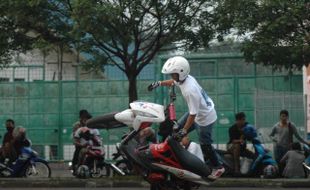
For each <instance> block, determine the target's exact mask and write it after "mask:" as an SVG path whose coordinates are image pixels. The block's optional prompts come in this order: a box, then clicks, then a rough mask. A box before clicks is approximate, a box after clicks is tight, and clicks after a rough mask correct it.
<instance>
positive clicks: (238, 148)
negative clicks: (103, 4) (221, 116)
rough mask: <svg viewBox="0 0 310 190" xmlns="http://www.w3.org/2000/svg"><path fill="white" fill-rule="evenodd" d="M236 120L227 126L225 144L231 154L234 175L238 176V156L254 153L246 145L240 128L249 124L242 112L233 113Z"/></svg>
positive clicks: (252, 154)
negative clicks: (227, 138) (226, 141)
mask: <svg viewBox="0 0 310 190" xmlns="http://www.w3.org/2000/svg"><path fill="white" fill-rule="evenodd" d="M235 119H236V122H235V124H234V125H232V126H231V127H230V128H229V142H228V144H227V152H229V153H230V154H232V156H233V160H234V175H235V176H239V175H240V174H241V173H240V156H243V157H247V158H252V159H253V158H254V157H255V155H254V153H253V152H252V151H250V150H248V149H247V147H246V139H245V137H244V135H243V132H242V129H243V128H244V127H246V126H247V125H249V124H248V123H247V122H246V116H245V114H244V113H243V112H239V113H237V114H236V115H235Z"/></svg>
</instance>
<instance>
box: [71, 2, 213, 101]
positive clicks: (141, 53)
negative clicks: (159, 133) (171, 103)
mask: <svg viewBox="0 0 310 190" xmlns="http://www.w3.org/2000/svg"><path fill="white" fill-rule="evenodd" d="M207 6H208V4H207V2H206V1H204V0H186V1H185V0H160V1H154V0H138V1H132V0H101V1H96V0H88V1H86V0H77V1H75V3H74V4H73V9H74V11H73V18H74V20H75V21H76V24H77V27H76V28H78V29H79V30H81V31H83V32H84V36H83V38H82V41H83V42H82V43H83V44H89V45H90V46H92V47H93V50H94V51H96V52H97V54H99V55H104V56H105V57H107V58H108V60H109V61H110V62H111V63H113V64H114V65H115V66H117V67H118V68H119V69H120V70H121V71H122V72H124V73H125V74H126V76H127V78H128V81H129V102H132V101H134V100H136V99H137V86H136V78H137V76H138V74H139V73H140V72H141V70H142V69H143V68H144V67H145V66H146V65H147V64H149V63H150V62H151V61H152V59H153V58H154V56H155V55H156V54H157V53H158V52H159V51H163V50H165V49H167V48H166V47H168V46H169V45H171V44H173V43H175V45H176V46H174V47H180V46H181V47H185V48H193V47H196V46H197V45H198V44H201V43H204V44H207V42H208V41H209V40H210V39H211V38H212V36H213V32H212V30H207V31H203V33H201V31H200V30H199V27H197V26H199V24H200V22H202V21H201V20H200V19H198V16H199V14H202V13H203V12H204V11H207V10H206V9H204V8H205V7H207ZM206 21H207V20H206ZM206 21H204V22H205V24H206V23H207V22H206Z"/></svg>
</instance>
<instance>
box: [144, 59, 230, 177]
mask: <svg viewBox="0 0 310 190" xmlns="http://www.w3.org/2000/svg"><path fill="white" fill-rule="evenodd" d="M189 72H190V65H189V63H188V61H187V59H185V58H184V57H182V56H175V57H172V58H169V59H168V60H167V61H166V62H165V64H164V66H163V68H162V73H163V74H170V75H171V78H172V79H170V80H165V81H157V82H153V83H152V84H151V85H149V86H148V90H149V91H151V90H153V89H154V88H156V87H158V86H173V85H176V86H178V87H179V88H180V90H181V93H182V95H183V97H184V99H185V101H186V103H187V106H188V112H187V113H185V114H184V115H183V116H182V117H181V119H180V120H179V121H178V124H179V128H180V129H181V130H180V131H179V135H180V137H183V136H185V135H186V134H187V133H189V132H191V131H193V130H194V129H196V130H197V132H198V135H199V143H200V146H201V149H202V151H203V153H204V155H205V156H206V158H208V159H209V160H210V162H211V164H212V165H213V170H212V173H211V174H210V175H209V176H208V177H209V178H211V179H217V178H219V177H220V176H221V175H222V174H223V173H224V172H225V169H224V167H223V165H222V162H221V161H220V160H219V156H218V155H217V153H216V152H215V150H214V148H213V146H212V142H213V140H212V129H213V125H214V123H215V122H216V120H217V114H216V111H215V109H214V103H213V101H212V99H211V98H210V97H209V96H208V95H207V93H206V92H205V91H204V89H202V87H201V86H200V85H199V83H198V82H197V81H196V79H195V78H194V77H193V76H191V75H189Z"/></svg>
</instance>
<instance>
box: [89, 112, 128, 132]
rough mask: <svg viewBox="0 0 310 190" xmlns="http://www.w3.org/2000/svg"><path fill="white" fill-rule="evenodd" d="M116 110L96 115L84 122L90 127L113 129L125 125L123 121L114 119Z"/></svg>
mask: <svg viewBox="0 0 310 190" xmlns="http://www.w3.org/2000/svg"><path fill="white" fill-rule="evenodd" d="M117 113H118V112H112V113H108V114H105V115H101V116H98V117H94V118H91V119H89V120H88V121H87V122H86V126H87V127H89V128H92V129H114V128H119V127H126V125H125V124H124V123H121V122H119V121H117V120H116V119H115V117H114V116H115V115H116V114H117Z"/></svg>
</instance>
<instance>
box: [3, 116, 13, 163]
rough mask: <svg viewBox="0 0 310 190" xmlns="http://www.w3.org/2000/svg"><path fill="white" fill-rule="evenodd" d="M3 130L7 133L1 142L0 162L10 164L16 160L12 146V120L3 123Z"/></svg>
mask: <svg viewBox="0 0 310 190" xmlns="http://www.w3.org/2000/svg"><path fill="white" fill-rule="evenodd" d="M5 128H6V130H7V132H6V133H5V135H4V138H3V141H2V147H1V148H0V162H4V161H5V160H6V162H12V161H15V160H16V158H17V155H16V152H15V150H14V147H13V146H12V145H13V143H12V141H13V131H14V128H15V122H14V120H12V119H8V120H6V122H5Z"/></svg>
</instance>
